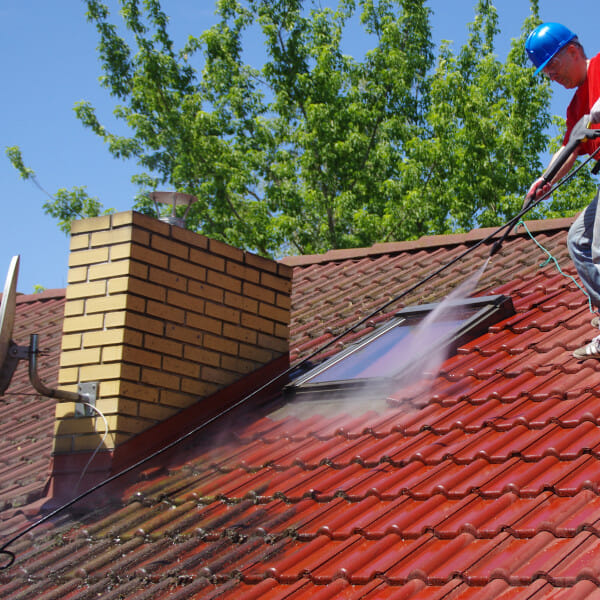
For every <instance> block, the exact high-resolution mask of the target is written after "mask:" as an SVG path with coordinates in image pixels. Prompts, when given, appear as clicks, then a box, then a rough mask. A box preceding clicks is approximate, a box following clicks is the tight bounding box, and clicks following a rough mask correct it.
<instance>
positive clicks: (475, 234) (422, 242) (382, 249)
mask: <svg viewBox="0 0 600 600" xmlns="http://www.w3.org/2000/svg"><path fill="white" fill-rule="evenodd" d="M574 220H575V217H574V216H573V217H563V218H560V219H539V220H536V221H525V224H526V225H527V228H528V229H529V230H530V231H531V232H532V233H540V232H548V233H549V232H555V231H560V230H561V229H565V230H566V229H568V228H569V227H570V226H571V224H572V223H573V221H574ZM497 230H498V227H482V228H479V229H472V230H471V231H469V232H468V233H451V234H444V235H425V236H423V237H421V238H419V239H417V240H410V241H405V242H387V243H380V244H373V246H370V247H367V248H348V249H340V250H329V251H327V252H325V253H323V254H303V255H302V254H301V255H297V256H285V257H283V258H282V259H280V260H279V262H281V263H283V264H285V265H288V266H290V267H305V266H308V265H313V264H320V263H327V262H336V261H342V260H349V259H353V258H367V257H371V256H373V257H375V256H380V255H382V254H395V253H398V252H412V251H414V250H434V249H436V248H440V247H442V246H444V247H448V246H458V245H461V244H471V243H477V242H479V241H481V240H483V239H485V238H487V237H489V236H490V235H492V234H493V233H494V232H495V231H497ZM522 235H524V233H523V232H520V233H514V232H513V233H511V235H510V236H509V237H520V236H522Z"/></svg>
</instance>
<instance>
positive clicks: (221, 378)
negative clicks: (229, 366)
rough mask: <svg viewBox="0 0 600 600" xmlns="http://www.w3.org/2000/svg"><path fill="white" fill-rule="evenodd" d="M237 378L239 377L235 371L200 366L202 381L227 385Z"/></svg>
mask: <svg viewBox="0 0 600 600" xmlns="http://www.w3.org/2000/svg"><path fill="white" fill-rule="evenodd" d="M237 379H239V375H238V374H237V373H231V372H229V371H224V370H223V369H213V368H212V367H202V381H207V382H208V383H216V384H218V385H229V384H230V383H233V382H234V381H236V380H237Z"/></svg>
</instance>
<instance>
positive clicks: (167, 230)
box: [133, 213, 175, 237]
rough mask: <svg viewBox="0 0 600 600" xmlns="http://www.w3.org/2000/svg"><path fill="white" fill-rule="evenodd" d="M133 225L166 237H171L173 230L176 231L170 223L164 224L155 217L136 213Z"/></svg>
mask: <svg viewBox="0 0 600 600" xmlns="http://www.w3.org/2000/svg"><path fill="white" fill-rule="evenodd" d="M133 224H134V225H135V226H136V227H138V228H143V229H148V230H149V231H154V232H155V233H159V234H160V235H164V236H165V237H170V235H171V229H175V227H171V225H169V224H168V223H163V222H162V221H159V220H158V219H155V218H154V217H150V216H148V215H143V214H141V213H134V215H133Z"/></svg>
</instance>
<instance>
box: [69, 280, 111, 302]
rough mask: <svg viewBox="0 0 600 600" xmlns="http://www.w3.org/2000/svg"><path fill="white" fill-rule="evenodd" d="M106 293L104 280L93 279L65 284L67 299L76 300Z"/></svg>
mask: <svg viewBox="0 0 600 600" xmlns="http://www.w3.org/2000/svg"><path fill="white" fill-rule="evenodd" d="M105 295H106V282H105V281H93V282H87V281H86V282H85V283H74V284H72V285H69V286H67V292H66V298H67V300H77V299H78V298H93V297H94V296H105Z"/></svg>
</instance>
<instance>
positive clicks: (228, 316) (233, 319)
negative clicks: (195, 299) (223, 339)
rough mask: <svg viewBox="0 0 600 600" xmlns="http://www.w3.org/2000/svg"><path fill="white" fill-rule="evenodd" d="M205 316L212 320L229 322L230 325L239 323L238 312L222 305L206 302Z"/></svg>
mask: <svg viewBox="0 0 600 600" xmlns="http://www.w3.org/2000/svg"><path fill="white" fill-rule="evenodd" d="M205 314H206V316H207V317H212V318H213V319H218V320H220V321H229V322H230V323H239V322H240V311H239V310H236V309H235V308H229V307H227V306H224V305H223V304H215V303H214V302H207V303H206V310H205Z"/></svg>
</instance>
